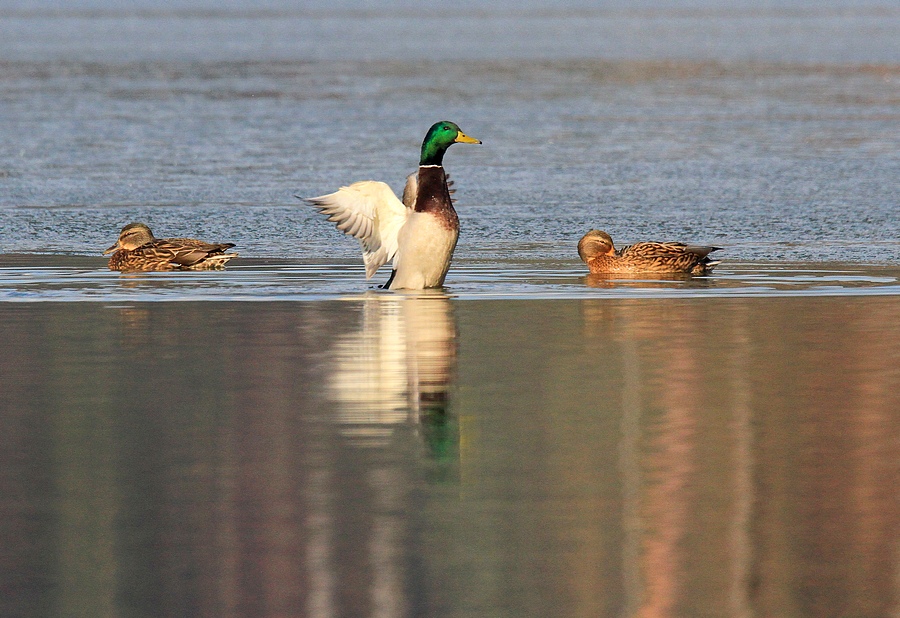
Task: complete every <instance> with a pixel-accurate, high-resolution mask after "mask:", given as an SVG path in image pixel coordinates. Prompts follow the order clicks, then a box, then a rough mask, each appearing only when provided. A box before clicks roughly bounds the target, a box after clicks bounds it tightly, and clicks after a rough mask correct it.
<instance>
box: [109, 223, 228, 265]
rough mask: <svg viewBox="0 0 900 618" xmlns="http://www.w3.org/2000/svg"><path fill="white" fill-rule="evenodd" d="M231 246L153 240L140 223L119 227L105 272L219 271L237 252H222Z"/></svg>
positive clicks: (172, 239) (201, 242)
mask: <svg viewBox="0 0 900 618" xmlns="http://www.w3.org/2000/svg"><path fill="white" fill-rule="evenodd" d="M232 247H234V243H218V244H216V243H208V242H204V241H202V240H197V239H195V238H155V237H154V236H153V232H151V231H150V228H149V227H147V226H146V225H145V224H143V223H130V224H128V225H126V226H125V227H123V228H122V231H121V233H120V234H119V239H118V240H117V241H116V244H114V245H113V246H111V247H110V248H109V249H107V250H106V251H104V252H103V254H104V255H106V254H108V253H112V255H111V256H110V258H109V263H108V265H109V269H110V270H118V271H125V272H127V271H167V270H215V269H219V268H223V267H224V265H225V263H226V262H228V260H230V259H232V258H234V257H237V255H238V254H237V253H226V251H228V249H230V248H232Z"/></svg>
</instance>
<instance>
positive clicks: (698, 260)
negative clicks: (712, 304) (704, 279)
mask: <svg viewBox="0 0 900 618" xmlns="http://www.w3.org/2000/svg"><path fill="white" fill-rule="evenodd" d="M719 249H720V247H708V246H699V245H687V244H685V243H681V242H638V243H634V244H633V245H627V246H625V247H622V248H621V249H618V250H617V249H616V248H615V246H614V245H613V241H612V238H611V237H610V235H609V234H607V233H606V232H603V231H600V230H590V231H589V232H588V233H587V234H585V235H584V236H583V237H582V238H581V240H579V241H578V255H579V256H580V257H581V259H582V261H584V262H585V264H587V265H588V268H589V269H590V271H591V273H592V274H614V273H683V274H691V275H706V274H709V273H710V272H712V269H713V268H714V267H715V266H716V265H717V264H719V262H715V261H712V260H711V259H710V258H709V254H710V253H712V252H713V251H718V250H719Z"/></svg>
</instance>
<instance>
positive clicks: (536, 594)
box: [0, 295, 900, 618]
mask: <svg viewBox="0 0 900 618" xmlns="http://www.w3.org/2000/svg"><path fill="white" fill-rule="evenodd" d="M457 320H459V329H458V332H459V336H457ZM0 323H2V324H3V326H4V327H6V328H5V329H4V331H3V332H4V334H5V336H6V339H5V342H4V344H5V345H4V346H2V347H0V403H2V410H0V429H2V434H0V435H2V437H3V442H2V448H0V463H2V464H3V465H2V466H0V509H2V511H0V513H2V515H3V517H2V518H0V530H2V532H3V539H4V543H3V548H4V550H3V551H2V552H0V576H5V578H4V580H3V582H2V586H3V587H2V590H3V592H4V594H3V595H0V614H2V615H36V616H46V615H59V614H60V613H63V610H65V609H68V608H79V609H80V610H81V611H82V613H83V614H84V615H111V614H113V613H115V612H116V611H119V612H125V611H130V610H131V609H134V611H135V613H139V610H140V611H144V612H145V613H147V612H149V613H154V612H155V613H159V614H163V615H191V616H225V617H228V616H246V615H254V616H344V615H352V616H370V615H384V616H410V615H492V614H496V615H522V616H525V615H590V616H606V615H616V616H619V615H624V616H638V615H644V616H706V615H710V616H720V615H722V616H735V617H739V618H742V617H744V616H800V617H810V618H813V617H815V618H818V617H819V616H836V617H837V616H860V617H866V618H868V617H872V618H882V617H887V616H892V615H895V614H896V613H897V610H898V607H897V603H898V590H897V583H896V573H897V572H898V553H897V552H898V547H897V540H896V530H898V529H900V505H898V500H897V492H896V487H897V481H898V478H900V451H898V449H900V443H898V433H900V431H898V424H900V423H898V410H900V338H898V337H897V335H896V324H898V323H900V302H898V300H897V299H896V298H889V297H888V298H849V299H848V298H787V299H736V300H724V299H694V300H646V301H643V300H642V301H633V300H630V301H618V300H591V301H585V302H550V301H548V302H520V303H515V302H506V301H503V302H484V303H482V302H460V303H455V304H452V303H450V302H449V301H447V299H446V298H443V297H437V298H432V297H428V296H427V295H426V296H424V297H422V298H418V297H408V298H407V297H401V296H399V295H379V296H378V297H377V298H371V299H369V298H367V299H365V300H363V301H362V302H346V301H341V302H334V303H285V304H279V303H264V304H262V305H259V306H257V305H255V304H252V303H158V304H157V303H146V304H140V305H136V306H134V307H126V308H98V307H97V306H95V305H92V304H88V303H84V304H79V303H72V304H66V305H65V306H63V305H62V304H59V305H56V304H53V303H46V304H40V305H37V304H35V305H29V306H23V307H11V306H9V305H6V306H0ZM457 343H459V351H458V350H457ZM457 363H459V364H460V367H459V372H460V376H459V377H457V367H456V364H457ZM456 380H459V384H458V385H456V384H454V382H455V381H456ZM451 393H452V394H453V397H454V399H453V407H452V408H451V410H450V413H446V412H447V410H446V406H447V405H448V403H449V397H450V395H451ZM440 416H443V417H444V418H445V419H449V420H448V421H447V422H446V423H445V424H443V425H442V424H440V423H437V422H431V421H430V420H429V419H430V418H432V417H440ZM454 417H458V418H459V419H460V425H461V426H463V427H464V429H465V432H464V433H463V435H462V440H460V435H459V433H458V429H457V427H456V426H455V425H454V421H453V418H454ZM373 429H377V430H378V431H372V430H373ZM460 441H462V446H460ZM457 460H458V461H457ZM457 468H460V469H462V472H459V470H458V469H457ZM448 470H449V472H448ZM7 573H12V574H13V575H12V576H7V575H6V574H7Z"/></svg>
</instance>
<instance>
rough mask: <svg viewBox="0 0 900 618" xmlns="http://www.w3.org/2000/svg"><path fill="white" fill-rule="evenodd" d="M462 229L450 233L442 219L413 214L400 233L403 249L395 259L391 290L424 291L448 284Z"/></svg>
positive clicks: (427, 214) (400, 243)
mask: <svg viewBox="0 0 900 618" xmlns="http://www.w3.org/2000/svg"><path fill="white" fill-rule="evenodd" d="M457 238H459V230H458V229H449V228H448V227H447V224H446V223H445V222H444V221H442V220H441V219H440V218H439V217H437V216H435V215H434V214H433V213H429V212H412V213H410V215H409V219H408V220H407V222H406V225H404V226H403V228H402V229H401V230H400V234H399V236H398V238H397V241H398V242H397V244H398V245H399V246H400V249H399V250H398V252H397V256H396V257H395V259H394V270H395V271H396V272H395V274H394V280H393V281H392V282H391V289H392V290H396V289H404V288H405V289H409V290H421V289H425V288H437V287H440V286H442V285H443V284H444V277H446V276H447V270H449V268H450V260H451V258H452V257H453V250H454V249H455V248H456V240H457Z"/></svg>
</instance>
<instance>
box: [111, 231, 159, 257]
mask: <svg viewBox="0 0 900 618" xmlns="http://www.w3.org/2000/svg"><path fill="white" fill-rule="evenodd" d="M153 240H154V238H153V232H151V231H150V228H149V227H147V226H146V225H144V224H143V223H129V224H128V225H126V226H125V227H123V228H122V231H121V232H119V240H117V241H116V244H114V245H113V246H112V247H110V248H109V249H107V250H106V251H104V252H103V255H106V254H107V253H112V252H113V251H115V250H116V249H125V250H126V251H133V250H135V249H137V248H138V247H140V246H142V245H146V244H147V243H148V242H153Z"/></svg>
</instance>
